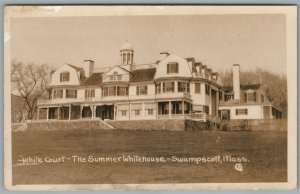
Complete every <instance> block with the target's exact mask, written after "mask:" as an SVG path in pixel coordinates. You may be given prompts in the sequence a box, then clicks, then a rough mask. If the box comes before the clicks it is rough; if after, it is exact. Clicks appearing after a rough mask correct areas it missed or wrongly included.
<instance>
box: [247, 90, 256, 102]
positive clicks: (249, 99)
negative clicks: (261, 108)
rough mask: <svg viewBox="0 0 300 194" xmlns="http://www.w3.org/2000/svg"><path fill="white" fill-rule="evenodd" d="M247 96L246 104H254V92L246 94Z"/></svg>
mask: <svg viewBox="0 0 300 194" xmlns="http://www.w3.org/2000/svg"><path fill="white" fill-rule="evenodd" d="M247 96H248V98H247V100H248V102H256V92H251V93H248V94H247Z"/></svg>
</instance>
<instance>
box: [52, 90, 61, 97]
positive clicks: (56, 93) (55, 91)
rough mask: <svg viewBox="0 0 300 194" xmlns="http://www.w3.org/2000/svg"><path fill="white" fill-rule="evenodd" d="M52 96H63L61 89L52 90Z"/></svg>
mask: <svg viewBox="0 0 300 194" xmlns="http://www.w3.org/2000/svg"><path fill="white" fill-rule="evenodd" d="M53 98H63V90H54V92H53Z"/></svg>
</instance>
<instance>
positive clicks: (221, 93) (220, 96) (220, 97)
mask: <svg viewBox="0 0 300 194" xmlns="http://www.w3.org/2000/svg"><path fill="white" fill-rule="evenodd" d="M219 100H223V92H222V91H221V90H220V91H219Z"/></svg>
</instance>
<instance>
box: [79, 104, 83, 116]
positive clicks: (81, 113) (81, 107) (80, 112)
mask: <svg viewBox="0 0 300 194" xmlns="http://www.w3.org/2000/svg"><path fill="white" fill-rule="evenodd" d="M79 115H80V117H79V118H80V119H82V104H81V105H80V113H79Z"/></svg>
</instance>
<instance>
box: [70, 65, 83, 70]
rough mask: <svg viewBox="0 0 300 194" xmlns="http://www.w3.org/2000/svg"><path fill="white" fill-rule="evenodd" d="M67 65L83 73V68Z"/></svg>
mask: <svg viewBox="0 0 300 194" xmlns="http://www.w3.org/2000/svg"><path fill="white" fill-rule="evenodd" d="M67 65H69V66H70V67H72V68H73V69H75V70H76V71H83V68H81V67H76V66H75V65H70V64H67Z"/></svg>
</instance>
